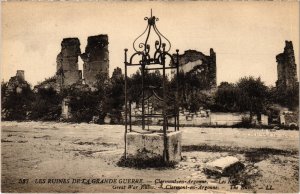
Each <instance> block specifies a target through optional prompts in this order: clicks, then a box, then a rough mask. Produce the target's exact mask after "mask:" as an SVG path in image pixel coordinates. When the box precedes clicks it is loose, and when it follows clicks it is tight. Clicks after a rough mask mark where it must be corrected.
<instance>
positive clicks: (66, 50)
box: [56, 38, 82, 87]
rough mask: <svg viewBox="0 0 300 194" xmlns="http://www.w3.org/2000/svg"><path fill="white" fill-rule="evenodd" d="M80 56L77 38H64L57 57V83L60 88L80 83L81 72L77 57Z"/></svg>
mask: <svg viewBox="0 0 300 194" xmlns="http://www.w3.org/2000/svg"><path fill="white" fill-rule="evenodd" d="M80 54H81V50H80V42H79V39H78V38H64V39H63V41H62V42H61V52H60V53H59V54H58V55H57V58H56V62H57V72H56V75H57V80H56V81H57V83H58V84H59V85H60V87H64V86H70V85H72V84H74V83H77V82H80V81H81V79H82V72H81V70H79V68H78V56H79V55H80Z"/></svg>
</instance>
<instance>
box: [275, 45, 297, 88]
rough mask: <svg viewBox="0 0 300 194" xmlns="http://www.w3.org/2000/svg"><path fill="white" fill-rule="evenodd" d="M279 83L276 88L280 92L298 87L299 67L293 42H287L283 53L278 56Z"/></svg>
mask: <svg viewBox="0 0 300 194" xmlns="http://www.w3.org/2000/svg"><path fill="white" fill-rule="evenodd" d="M276 61H277V81H276V87H277V89H279V90H280V91H286V90H287V89H292V88H293V87H296V86H297V82H298V79H297V67H296V63H295V54H294V49H293V43H292V41H285V47H284V51H283V53H280V54H278V55H277V56H276Z"/></svg>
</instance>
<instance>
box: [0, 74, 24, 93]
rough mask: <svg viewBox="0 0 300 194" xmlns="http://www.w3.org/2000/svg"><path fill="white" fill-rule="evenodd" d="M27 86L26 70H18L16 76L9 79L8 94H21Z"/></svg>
mask: <svg viewBox="0 0 300 194" xmlns="http://www.w3.org/2000/svg"><path fill="white" fill-rule="evenodd" d="M27 85H28V83H27V82H26V81H25V72H24V70H17V73H16V76H13V77H11V78H10V79H9V81H8V84H7V91H6V92H16V93H21V92H22V90H23V87H27ZM5 95H6V94H5Z"/></svg>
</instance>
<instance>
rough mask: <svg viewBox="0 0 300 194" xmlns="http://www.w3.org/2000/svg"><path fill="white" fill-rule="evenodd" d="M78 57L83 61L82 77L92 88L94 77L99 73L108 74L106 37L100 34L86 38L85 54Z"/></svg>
mask: <svg viewBox="0 0 300 194" xmlns="http://www.w3.org/2000/svg"><path fill="white" fill-rule="evenodd" d="M80 57H81V59H82V60H83V61H84V64H83V77H84V80H85V83H86V84H88V85H89V86H90V87H92V86H93V85H94V84H95V82H96V76H97V75H98V74H99V73H100V72H104V73H107V74H108V70H109V51H108V36H107V35H102V34H101V35H97V36H90V37H88V40H87V46H86V48H85V53H83V54H82V55H81V56H80Z"/></svg>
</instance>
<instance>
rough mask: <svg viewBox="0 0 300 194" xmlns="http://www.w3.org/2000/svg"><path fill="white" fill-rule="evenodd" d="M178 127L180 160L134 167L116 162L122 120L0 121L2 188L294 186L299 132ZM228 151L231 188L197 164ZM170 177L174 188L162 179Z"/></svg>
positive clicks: (88, 189)
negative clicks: (238, 164)
mask: <svg viewBox="0 0 300 194" xmlns="http://www.w3.org/2000/svg"><path fill="white" fill-rule="evenodd" d="M181 130H182V131H183V153H182V156H183V161H182V162H181V163H180V164H178V165H176V167H175V168H168V169H134V168H124V167H118V166H117V165H116V163H117V161H118V160H119V159H120V157H121V156H122V153H123V151H124V150H123V149H124V145H123V144H124V142H123V137H124V126H120V125H95V124H70V123H54V122H20V123H18V122H2V136H1V151H2V154H1V160H2V174H1V181H2V185H1V186H2V192H138V193H140V192H206V191H208V192H211V191H229V192H230V191H232V192H272V193H274V192H298V191H299V188H298V184H299V180H298V177H299V173H298V171H299V164H298V163H299V156H298V149H299V132H298V131H283V130H282V131H276V132H271V131H269V130H256V129H231V128H181ZM227 155H234V156H236V157H238V158H239V159H240V160H241V161H242V162H243V163H244V164H245V167H246V168H245V170H244V171H243V173H241V174H239V175H237V176H240V177H234V178H235V180H236V181H237V182H236V183H235V185H236V187H234V188H232V182H231V181H230V180H229V179H228V178H226V177H225V178H222V180H220V179H219V177H210V176H207V175H205V174H204V173H203V170H202V169H203V166H205V163H206V162H208V161H211V160H214V159H216V158H219V157H223V156H227ZM114 179H116V180H114ZM137 179H138V180H139V179H142V181H141V182H139V181H137ZM170 179H171V180H172V181H173V182H174V180H175V182H176V184H175V185H176V186H172V185H174V184H171V183H168V184H166V183H162V181H164V180H165V181H170ZM180 180H181V182H179V181H180ZM182 180H184V181H185V182H184V183H182ZM189 180H191V181H190V182H189ZM197 180H198V183H195V181H197ZM199 180H200V181H204V182H205V181H206V182H205V183H203V185H205V186H207V190H204V188H200V187H199V184H202V183H201V182H200V183H199ZM105 181H106V182H105ZM193 181H194V182H193ZM220 181H221V183H220ZM243 182H244V183H243ZM129 185H131V186H129ZM142 185H144V186H142ZM191 186H193V187H191ZM208 186H209V188H211V189H209V188H208ZM194 187H195V188H194ZM215 187H217V189H216V188H215ZM195 189H196V190H195Z"/></svg>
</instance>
